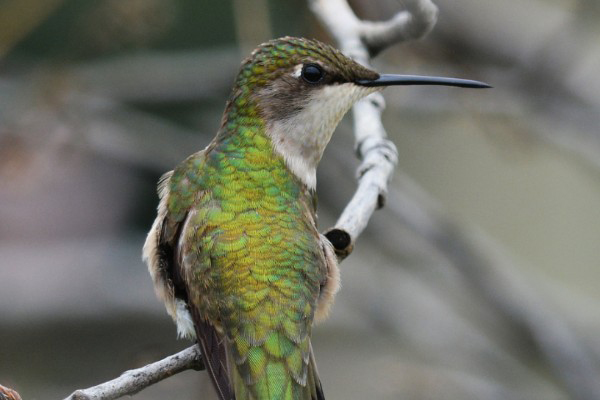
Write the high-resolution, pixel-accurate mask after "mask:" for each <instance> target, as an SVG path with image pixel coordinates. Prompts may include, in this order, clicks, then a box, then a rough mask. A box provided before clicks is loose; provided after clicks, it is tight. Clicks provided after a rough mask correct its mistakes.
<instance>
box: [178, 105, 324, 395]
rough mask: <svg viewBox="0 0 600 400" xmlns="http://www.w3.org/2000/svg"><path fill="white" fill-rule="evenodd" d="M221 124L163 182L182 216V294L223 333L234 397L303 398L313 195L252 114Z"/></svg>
mask: <svg viewBox="0 0 600 400" xmlns="http://www.w3.org/2000/svg"><path fill="white" fill-rule="evenodd" d="M224 129H227V131H228V132H227V134H226V135H223V136H222V140H220V141H219V142H217V143H215V144H214V145H213V146H211V149H210V151H209V152H208V153H206V154H205V153H199V154H197V155H194V156H192V157H190V158H189V159H188V160H187V161H185V162H184V163H183V164H182V165H180V166H179V167H178V168H177V169H176V170H175V171H174V174H173V177H172V179H171V186H170V189H171V195H170V197H169V211H170V212H171V214H172V215H173V216H175V217H176V218H180V219H183V218H184V216H185V215H184V213H185V212H186V211H187V210H189V211H187V212H189V213H190V214H189V215H190V220H189V222H188V223H187V224H186V227H185V230H184V231H183V232H182V235H183V244H184V245H183V265H184V266H185V267H186V268H190V271H189V273H190V274H191V276H190V279H189V280H188V286H189V291H190V297H191V298H190V300H191V301H192V303H193V304H196V305H197V306H198V310H199V314H200V315H201V316H204V317H205V318H207V319H208V320H209V321H210V322H211V323H212V324H213V325H215V326H216V327H217V328H218V329H222V330H223V332H224V334H225V335H226V337H227V338H228V339H227V340H228V341H229V343H230V345H231V346H230V348H229V351H230V353H229V354H230V356H231V361H233V362H232V364H234V365H235V368H233V369H234V381H233V385H234V387H235V392H236V394H237V396H238V400H241V399H244V398H257V399H258V398H260V399H310V398H311V393H310V392H313V393H314V391H315V390H316V388H315V387H314V386H315V382H314V381H313V382H312V387H309V385H307V384H306V383H307V380H311V379H312V380H314V379H316V378H315V377H314V376H313V375H314V372H313V371H309V353H310V341H309V334H310V330H311V323H312V320H313V315H314V312H315V308H316V302H317V297H318V295H319V287H320V284H321V282H322V281H323V280H324V268H325V267H324V260H323V258H322V257H323V256H322V250H321V248H320V244H319V241H318V233H317V231H316V228H315V225H314V221H313V213H314V210H313V209H312V206H313V203H312V196H311V194H310V193H309V192H308V190H307V189H306V188H305V187H304V186H303V185H301V184H300V182H299V181H298V180H297V179H296V178H295V176H293V175H292V174H291V173H290V172H289V171H288V169H287V168H286V167H285V164H284V161H283V159H282V158H281V157H280V156H278V155H276V154H275V153H274V152H273V150H272V144H271V143H270V140H269V139H268V138H267V137H266V136H265V134H264V130H263V129H264V127H263V125H262V123H261V122H260V120H259V119H258V118H253V117H245V118H243V119H237V120H236V119H233V121H232V120H230V122H228V123H227V124H226V126H224ZM192 203H195V204H194V205H191V204H192ZM311 368H312V367H311ZM309 372H310V377H308V375H309ZM242 393H247V394H248V396H245V395H242ZM267 393H269V395H268V396H267Z"/></svg>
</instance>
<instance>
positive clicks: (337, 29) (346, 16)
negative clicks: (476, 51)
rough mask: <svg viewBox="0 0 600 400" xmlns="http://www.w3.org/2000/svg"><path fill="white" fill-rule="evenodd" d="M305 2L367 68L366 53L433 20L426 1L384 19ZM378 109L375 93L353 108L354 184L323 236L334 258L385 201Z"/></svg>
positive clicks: (339, 0)
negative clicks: (368, 18) (349, 197)
mask: <svg viewBox="0 0 600 400" xmlns="http://www.w3.org/2000/svg"><path fill="white" fill-rule="evenodd" d="M310 5H311V8H312V10H313V12H314V13H315V14H316V15H317V17H318V18H319V19H320V20H321V22H322V23H323V24H324V25H325V26H326V27H327V29H328V30H329V31H330V32H331V34H332V35H333V36H334V38H335V40H336V41H337V42H338V45H339V48H340V49H341V50H342V51H343V52H344V53H346V54H347V55H348V56H349V57H352V58H353V59H354V60H356V61H357V62H359V63H361V64H363V65H365V66H369V64H370V59H371V55H372V54H374V53H376V52H378V51H380V50H382V49H383V48H384V47H387V46H390V45H392V44H394V43H397V42H401V41H405V40H408V39H416V38H419V37H422V36H423V35H425V34H426V33H427V32H429V31H430V30H431V29H432V28H433V26H434V25H435V22H436V20H437V7H436V6H435V5H434V4H433V3H432V2H431V1H429V0H411V1H408V2H407V9H406V10H404V11H402V12H400V13H398V14H397V15H396V16H395V17H393V18H392V19H391V20H389V21H386V22H368V21H362V20H360V19H359V18H358V17H357V16H356V15H355V14H354V12H353V11H352V9H351V8H350V6H349V5H348V3H347V2H346V0H311V1H310ZM384 109H385V101H384V100H383V96H382V95H381V94H379V93H374V94H372V95H370V96H368V97H366V98H364V99H362V100H360V101H359V102H357V103H356V104H355V105H354V107H353V116H354V135H355V148H356V152H357V155H358V157H359V158H360V159H361V160H362V162H361V164H360V166H359V167H358V188H357V190H356V193H355V194H354V197H353V198H352V200H351V201H350V203H349V204H348V205H347V206H346V208H345V209H344V211H343V212H342V215H341V216H340V218H339V219H338V221H337V222H336V224H335V226H334V227H333V228H332V229H330V230H329V231H328V232H326V234H325V235H326V236H327V237H328V238H329V239H330V240H331V242H332V243H333V245H334V247H335V249H336V253H337V255H338V257H339V258H340V259H343V258H345V257H346V256H348V254H350V252H351V251H352V248H353V244H354V241H355V240H356V238H357V237H358V236H359V235H360V234H361V233H362V231H363V230H364V229H365V227H366V226H367V223H368V222H369V219H370V218H371V215H372V214H373V212H374V211H375V210H376V209H377V208H379V207H381V206H383V204H384V203H385V198H386V194H387V185H388V183H389V181H390V179H391V177H392V173H393V171H394V169H395V167H396V165H397V163H398V151H397V150H396V146H395V145H394V143H392V142H391V141H390V140H388V139H387V134H386V132H385V128H384V127H383V124H382V123H381V113H382V112H383V110H384ZM340 238H345V239H347V240H341V239H340Z"/></svg>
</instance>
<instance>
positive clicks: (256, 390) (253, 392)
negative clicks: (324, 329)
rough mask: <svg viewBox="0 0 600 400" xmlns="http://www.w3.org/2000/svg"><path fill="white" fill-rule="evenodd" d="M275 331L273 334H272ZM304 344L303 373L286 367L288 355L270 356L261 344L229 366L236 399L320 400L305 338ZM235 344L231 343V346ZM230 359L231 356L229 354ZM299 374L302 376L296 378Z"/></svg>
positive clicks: (321, 394)
mask: <svg viewBox="0 0 600 400" xmlns="http://www.w3.org/2000/svg"><path fill="white" fill-rule="evenodd" d="M274 334H277V333H274ZM306 341H307V346H306V347H305V348H306V350H307V351H308V352H310V354H307V357H303V358H304V360H305V362H303V364H304V366H303V367H300V368H301V369H303V370H304V371H305V372H304V373H301V374H300V373H299V372H298V371H292V370H291V369H290V365H291V364H290V362H289V357H290V355H289V354H287V357H288V358H286V356H285V355H284V356H282V357H276V356H273V354H270V353H269V351H268V350H267V349H266V348H265V345H264V344H263V345H260V346H254V347H252V348H251V349H249V352H248V354H247V357H244V360H243V362H242V363H239V364H237V365H235V366H231V368H230V369H231V372H232V384H233V391H234V393H235V399H236V400H324V399H325V396H324V395H323V389H322V388H321V382H320V380H319V377H318V374H317V368H316V365H315V362H314V357H313V355H312V349H311V348H310V342H309V338H308V337H306ZM234 346H235V345H234ZM229 359H230V360H232V359H235V357H229ZM299 375H302V376H303V377H302V379H299Z"/></svg>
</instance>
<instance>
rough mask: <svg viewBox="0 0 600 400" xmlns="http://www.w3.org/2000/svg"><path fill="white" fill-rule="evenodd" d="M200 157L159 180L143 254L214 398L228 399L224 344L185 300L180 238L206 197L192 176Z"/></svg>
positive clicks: (186, 291)
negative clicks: (198, 356)
mask: <svg viewBox="0 0 600 400" xmlns="http://www.w3.org/2000/svg"><path fill="white" fill-rule="evenodd" d="M204 158H205V153H204V152H198V153H196V154H194V155H192V156H190V157H189V158H188V159H186V160H185V161H184V162H182V163H181V164H180V165H179V166H178V167H177V168H176V169H175V170H174V171H170V172H168V173H166V174H165V175H163V177H162V178H161V179H160V181H159V188H158V191H159V197H160V203H159V206H158V216H157V218H156V220H155V221H154V225H153V226H152V229H151V230H150V233H149V234H148V238H147V239H146V244H145V245H144V259H145V260H146V262H147V264H148V269H149V271H150V274H151V275H152V278H153V281H154V287H155V291H156V293H157V295H158V297H159V298H160V299H162V300H163V302H164V303H165V305H166V307H167V311H168V312H169V314H170V315H171V317H172V318H173V319H174V320H175V322H176V323H177V326H178V330H179V333H180V334H181V335H182V336H187V337H190V338H193V337H194V336H196V338H197V339H198V343H199V345H200V347H201V349H202V356H203V357H204V364H205V365H206V367H207V370H208V372H209V374H210V377H211V380H212V382H213V384H214V386H215V388H216V390H217V393H218V395H219V398H220V399H221V400H231V399H233V398H234V396H233V391H232V389H231V383H230V380H229V373H228V369H227V360H226V352H225V343H224V342H223V339H222V337H221V336H220V335H219V334H218V332H217V330H216V329H215V327H214V326H213V325H212V324H211V323H210V322H209V321H208V320H207V319H206V318H205V316H204V315H202V313H201V311H200V310H199V309H198V307H197V306H196V305H194V304H193V303H192V302H190V301H189V293H190V288H189V287H188V286H187V285H186V283H185V282H186V280H185V276H186V275H187V274H189V273H190V266H189V265H186V264H189V263H187V262H186V261H185V260H184V253H185V252H184V249H183V240H181V239H182V237H183V235H185V234H186V230H187V229H188V227H189V225H190V223H191V222H193V220H194V216H195V215H196V210H197V206H198V202H199V201H200V200H201V199H202V198H205V197H206V193H207V192H206V190H205V188H203V187H202V185H201V183H199V180H195V179H193V176H194V175H195V174H200V173H201V170H202V166H203V164H204ZM190 172H192V173H191V175H190ZM194 228H196V229H197V227H192V229H194ZM190 319H191V321H190ZM192 324H193V326H192Z"/></svg>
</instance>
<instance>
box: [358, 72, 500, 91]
mask: <svg viewBox="0 0 600 400" xmlns="http://www.w3.org/2000/svg"><path fill="white" fill-rule="evenodd" d="M355 83H356V84H357V85H360V86H367V87H374V86H398V85H440V86H457V87H463V88H473V89H485V88H491V86H490V85H488V84H487V83H483V82H479V81H472V80H470V79H458V78H444V77H440V76H420V75H391V74H383V75H379V78H377V79H359V80H357V81H355Z"/></svg>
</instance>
